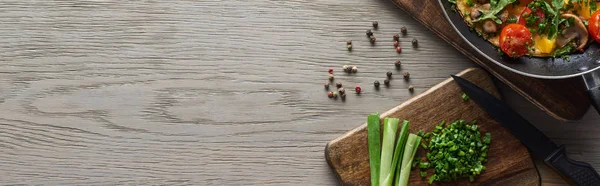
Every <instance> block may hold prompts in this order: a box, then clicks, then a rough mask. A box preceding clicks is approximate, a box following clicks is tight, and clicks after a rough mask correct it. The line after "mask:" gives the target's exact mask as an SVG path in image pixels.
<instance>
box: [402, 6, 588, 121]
mask: <svg viewBox="0 0 600 186" xmlns="http://www.w3.org/2000/svg"><path fill="white" fill-rule="evenodd" d="M392 1H393V2H394V3H395V4H396V5H397V6H398V7H400V8H401V9H402V10H404V11H406V12H407V13H408V14H409V15H411V16H412V17H413V18H415V19H416V20H417V21H419V22H420V23H422V24H423V25H424V26H425V27H427V28H429V29H430V30H431V31H433V32H434V33H436V34H437V35H438V36H440V37H441V38H443V39H444V40H446V41H447V42H448V43H450V45H452V46H453V47H455V48H456V49H458V50H459V51H460V52H461V53H463V54H465V55H466V56H467V57H469V58H470V59H471V60H473V61H474V62H476V63H477V64H479V65H481V66H482V67H483V68H485V69H487V70H488V71H490V73H492V74H493V75H494V76H496V77H497V78H498V79H500V80H501V81H502V82H504V83H506V84H507V85H509V86H510V87H511V88H513V89H514V90H515V91H517V92H519V93H520V94H521V95H522V96H524V97H525V98H527V99H528V100H529V101H531V102H532V103H533V104H535V105H537V106H538V107H540V109H542V110H544V111H546V112H547V113H548V114H549V115H551V116H554V117H555V118H557V119H560V120H578V119H581V117H583V115H584V114H585V113H586V111H587V109H588V107H589V106H590V102H589V100H588V97H587V93H586V91H585V90H586V87H585V84H584V83H583V81H582V80H583V79H582V78H581V77H576V78H570V79H561V80H543V79H536V78H530V77H525V76H522V75H519V74H516V73H514V72H511V71H509V70H506V69H504V68H502V67H500V66H498V65H496V64H495V63H493V62H489V61H487V60H482V59H485V58H484V57H483V56H482V55H481V54H479V53H478V52H477V51H475V50H474V49H472V48H471V47H470V46H469V45H468V44H467V42H466V41H464V40H463V39H462V38H461V37H460V36H459V34H458V33H457V32H456V31H455V30H454V29H453V28H452V26H451V25H450V24H449V23H448V21H447V20H446V17H444V13H443V12H442V7H440V5H439V3H438V0H423V1H420V3H414V0H392ZM540 92H543V94H540Z"/></svg>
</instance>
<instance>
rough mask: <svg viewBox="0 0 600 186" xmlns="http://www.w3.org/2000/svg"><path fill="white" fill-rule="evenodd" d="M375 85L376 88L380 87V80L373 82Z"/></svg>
mask: <svg viewBox="0 0 600 186" xmlns="http://www.w3.org/2000/svg"><path fill="white" fill-rule="evenodd" d="M373 85H375V88H379V81H377V80H375V82H373Z"/></svg>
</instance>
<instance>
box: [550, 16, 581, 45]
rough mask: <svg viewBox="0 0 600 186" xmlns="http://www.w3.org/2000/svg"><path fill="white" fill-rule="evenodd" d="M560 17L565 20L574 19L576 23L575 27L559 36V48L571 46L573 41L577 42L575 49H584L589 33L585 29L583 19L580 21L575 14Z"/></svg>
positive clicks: (567, 29)
mask: <svg viewBox="0 0 600 186" xmlns="http://www.w3.org/2000/svg"><path fill="white" fill-rule="evenodd" d="M560 17H561V18H563V19H571V18H573V19H574V20H575V21H574V25H572V26H571V27H569V28H566V29H564V30H563V31H562V32H561V33H560V34H559V35H558V37H557V38H556V45H558V46H559V48H562V47H565V46H566V45H567V44H569V43H570V42H571V41H576V44H577V48H575V49H576V50H580V49H583V47H585V45H586V44H587V41H588V31H587V29H586V28H585V25H584V24H583V22H582V21H581V19H579V17H577V16H576V15H573V14H562V15H560Z"/></svg>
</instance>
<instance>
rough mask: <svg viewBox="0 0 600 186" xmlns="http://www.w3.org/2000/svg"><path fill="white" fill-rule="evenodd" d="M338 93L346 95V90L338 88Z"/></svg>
mask: <svg viewBox="0 0 600 186" xmlns="http://www.w3.org/2000/svg"><path fill="white" fill-rule="evenodd" d="M338 92H339V93H340V94H342V95H344V94H345V93H346V90H344V88H339V89H338Z"/></svg>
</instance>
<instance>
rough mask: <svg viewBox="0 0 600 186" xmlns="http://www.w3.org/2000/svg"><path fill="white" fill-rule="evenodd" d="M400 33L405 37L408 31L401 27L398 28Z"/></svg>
mask: <svg viewBox="0 0 600 186" xmlns="http://www.w3.org/2000/svg"><path fill="white" fill-rule="evenodd" d="M400 32H402V35H406V33H407V32H408V30H406V27H405V26H403V27H402V28H400Z"/></svg>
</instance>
